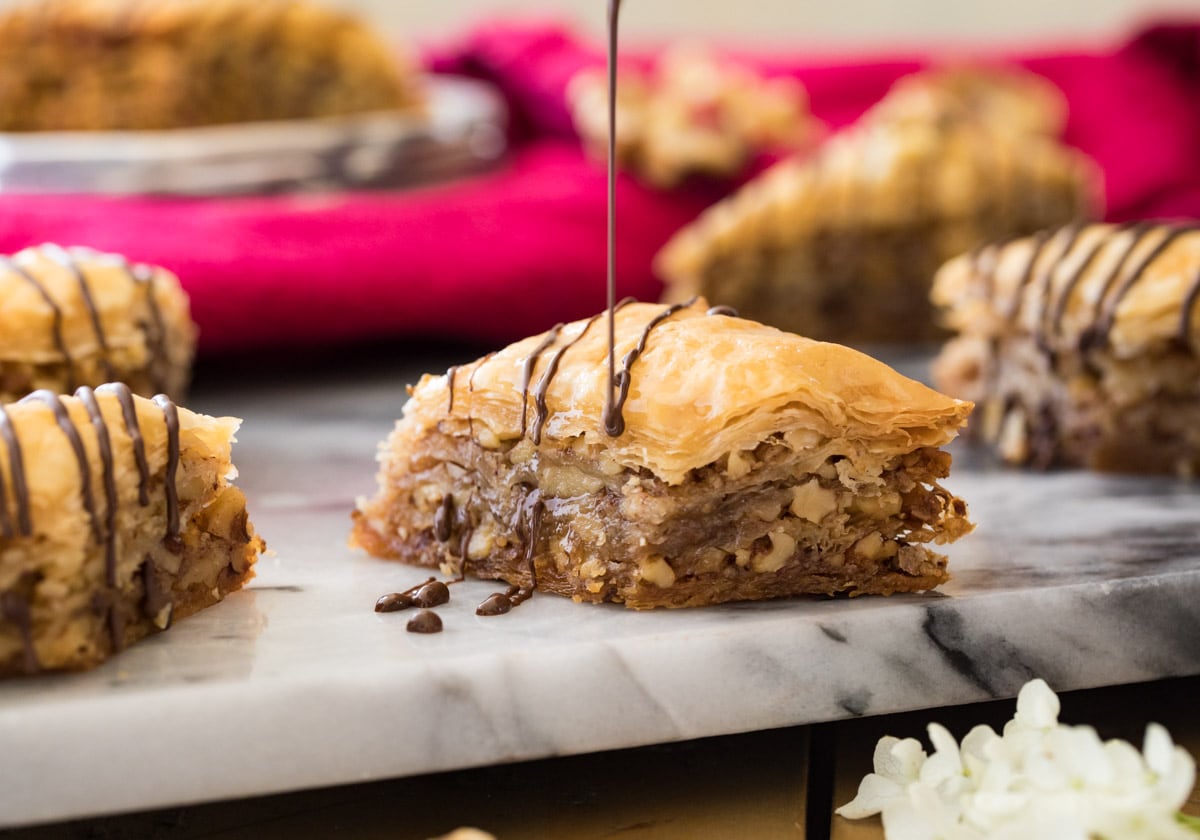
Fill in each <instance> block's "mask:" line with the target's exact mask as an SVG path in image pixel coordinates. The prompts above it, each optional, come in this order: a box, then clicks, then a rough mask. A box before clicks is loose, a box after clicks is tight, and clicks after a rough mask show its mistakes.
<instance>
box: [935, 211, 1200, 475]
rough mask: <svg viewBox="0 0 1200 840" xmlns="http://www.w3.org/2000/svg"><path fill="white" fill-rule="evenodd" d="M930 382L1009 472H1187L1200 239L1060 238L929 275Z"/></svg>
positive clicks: (1196, 358)
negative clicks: (937, 310)
mask: <svg viewBox="0 0 1200 840" xmlns="http://www.w3.org/2000/svg"><path fill="white" fill-rule="evenodd" d="M933 298H934V301H935V303H936V304H937V305H939V306H941V307H942V308H943V309H944V312H945V322H946V324H947V326H949V327H950V328H951V329H953V330H955V331H956V332H957V333H958V334H959V335H958V336H957V337H956V338H954V339H953V340H951V341H950V342H949V343H948V344H947V345H946V347H945V349H944V350H943V351H942V353H941V355H940V356H939V357H938V359H937V362H936V364H935V370H934V373H935V377H936V379H937V381H938V383H939V385H940V386H941V387H942V388H944V389H946V390H947V391H949V392H950V393H953V394H957V395H959V396H962V397H965V398H969V399H973V400H977V401H978V402H979V403H980V404H981V407H982V411H981V412H980V413H981V414H982V418H981V422H980V423H978V424H977V425H976V426H975V429H976V431H977V432H978V433H979V434H980V435H982V436H983V437H984V438H986V439H987V440H989V441H991V442H993V443H995V444H996V446H997V447H998V448H999V451H1000V454H1001V455H1002V456H1003V457H1004V458H1005V459H1006V460H1008V461H1011V462H1014V463H1028V464H1032V465H1034V466H1038V467H1048V466H1050V465H1053V464H1069V465H1082V466H1088V467H1092V468H1095V469H1106V470H1121V471H1138V472H1177V473H1180V474H1184V475H1195V474H1196V472H1197V471H1198V470H1200V229H1197V228H1196V227H1193V226H1183V225H1170V224H1153V223H1146V222H1141V223H1135V224H1126V225H1088V226H1069V227H1065V228H1062V229H1059V230H1054V231H1049V232H1046V233H1042V234H1039V235H1037V236H1035V237H1030V238H1027V239H1022V240H1018V241H1016V242H1011V243H1008V244H1003V245H992V246H988V247H985V248H980V249H978V250H976V251H974V252H972V253H970V254H968V255H965V256H962V257H959V258H958V259H955V260H953V261H952V262H950V263H949V264H947V265H946V267H945V268H943V269H942V270H941V272H939V274H938V276H937V279H936V282H935V284H934V288H933Z"/></svg>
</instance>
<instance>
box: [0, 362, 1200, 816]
mask: <svg viewBox="0 0 1200 840" xmlns="http://www.w3.org/2000/svg"><path fill="white" fill-rule="evenodd" d="M438 361H439V362H440V361H441V360H438ZM429 366H430V367H438V365H435V364H433V363H432V362H431V363H430V365H429ZM440 366H441V367H444V365H440ZM401 367H402V372H401V373H400V374H395V373H393V374H392V375H380V374H377V373H375V374H373V373H369V372H368V373H365V374H361V375H358V376H357V379H354V380H351V381H347V380H346V379H345V378H342V379H340V380H328V379H326V380H319V381H317V382H314V383H313V384H310V385H308V386H306V387H299V388H298V387H296V386H290V387H288V386H277V387H266V388H263V389H259V390H251V389H246V388H242V389H220V388H211V387H210V388H208V389H202V390H201V391H200V392H199V393H198V394H197V395H196V397H195V399H194V400H192V404H194V405H195V406H196V407H197V408H200V409H202V410H208V411H211V412H214V413H237V414H240V415H242V416H244V417H245V418H247V424H246V426H245V428H244V430H243V432H242V434H241V443H240V445H239V448H238V449H239V453H238V458H237V460H238V463H239V465H240V467H241V471H242V479H241V482H240V483H241V484H242V485H243V486H244V487H245V488H246V490H247V493H248V495H249V496H250V499H251V505H252V515H253V518H254V520H255V522H256V523H257V526H258V528H259V530H260V532H262V533H263V534H264V535H265V536H266V538H267V540H268V542H269V543H270V546H271V548H272V549H273V551H274V553H273V555H272V556H270V557H267V558H265V559H264V560H263V561H262V562H261V563H260V565H259V572H258V578H257V580H256V581H254V583H253V585H252V586H251V587H250V588H249V589H248V590H247V591H245V592H242V593H238V594H236V595H234V596H232V597H230V598H229V599H228V600H227V601H226V602H225V603H223V604H220V605H218V606H217V607H214V608H212V609H210V610H208V611H206V612H204V613H202V614H200V615H198V616H195V617H193V618H191V619H188V620H187V621H184V622H181V623H180V624H178V625H177V626H175V627H173V628H172V629H171V630H170V631H169V632H167V633H164V634H162V635H160V636H158V637H155V638H153V639H149V640H147V641H145V642H142V643H140V644H138V645H136V646H135V647H133V648H132V649H130V650H129V651H127V652H126V653H124V654H123V655H121V656H120V657H119V658H118V659H117V660H115V661H113V662H111V663H109V664H108V665H106V666H104V667H102V668H99V669H97V670H95V671H93V672H91V673H87V674H81V675H67V676H44V677H37V678H33V679H24V680H17V681H9V682H7V683H5V684H2V685H0V827H3V826H12V825H20V824H29V823H34V822H44V821H53V820H61V819H66V818H70V817H76V816H82V815H90V814H100V813H112V812H120V811H129V810H135V809H144V808H151V807H156V806H165V805H169V804H179V803H185V802H197V801H203V800H213V799H219V798H227V797H240V796H248V795H253V794H263V793H270V792H275V791H284V790H293V789H298V788H305V787H314V786H323V785H332V784H339V783H347V782H357V781H364V780H370V779H379V778H384V777H390V776H399V775H405V774H417V773H426V772H430V771H437V770H446V769H451V768H461V767H467V766H472V765H481V764H490V763H496V762H504V761H513V760H518V759H528V758H537V757H543V756H553V755H564V754H571V753H580V752H586V751H594V750H604V749H613V748H620V747H628V746H633V745H640V744H648V743H654V742H663V741H670V740H676V739H684V738H697V737H703V736H709V735H718V734H725V733H732V732H739V731H747V730H755V729H763V728H768V727H780V726H789V725H795V724H802V723H810V722H817V721H828V720H834V719H838V718H844V717H847V716H852V715H862V714H879V713H885V712H892V711H898V710H906V709H914V708H919V707H928V706H936V705H948V704H956V703H965V702H970V701H975V700H980V699H983V698H988V697H1001V696H1011V695H1013V694H1014V693H1015V692H1016V690H1017V688H1018V687H1019V686H1020V685H1021V684H1022V683H1023V682H1024V681H1025V680H1026V679H1027V678H1029V677H1031V676H1033V675H1040V676H1043V677H1045V678H1046V679H1048V680H1049V682H1050V683H1051V685H1053V686H1054V687H1055V688H1056V689H1060V690H1065V689H1075V688H1084V687H1090V686H1098V685H1105V684H1113V683H1122V682H1132V681H1140V680H1149V679H1154V678H1158V677H1166V676H1176V675H1183V674H1195V673H1198V672H1200V609H1198V608H1197V606H1196V605H1197V604H1200V487H1198V486H1197V485H1188V484H1184V483H1180V482H1176V481H1172V480H1161V479H1141V478H1104V477H1097V476H1092V475H1086V474H1080V473H1055V474H1049V475H1032V474H1024V473H1020V472H1015V471H1009V470H1003V469H997V468H995V467H990V466H987V465H986V464H983V463H978V464H972V463H970V462H971V461H973V460H974V461H982V460H983V459H981V458H980V457H979V456H978V455H977V454H973V453H969V452H962V451H960V452H959V463H958V464H957V465H956V474H955V476H954V478H953V480H952V481H951V485H952V486H953V488H954V489H955V490H956V491H957V492H958V493H960V494H961V495H962V496H963V497H965V498H966V499H967V500H968V501H969V503H970V505H971V510H972V514H973V517H974V518H975V520H976V521H977V522H978V523H979V528H978V530H977V532H976V533H975V534H973V535H971V536H970V537H969V538H967V539H964V540H963V541H962V542H961V543H960V544H958V545H955V546H953V547H951V549H950V554H951V558H952V560H951V562H952V570H953V571H954V574H955V579H954V581H953V582H952V583H950V584H949V585H947V586H945V587H943V588H942V589H941V590H940V591H939V592H937V593H935V594H930V595H926V596H904V597H893V598H886V599H884V598H862V599H856V600H845V599H839V600H825V599H813V600H807V599H806V600H793V601H784V602H773V603H764V604H748V605H734V606H727V607H720V608H712V609H703V610H692V611H685V612H656V613H635V612H631V611H627V610H624V609H622V608H620V607H609V606H602V607H596V606H585V605H576V604H573V603H571V602H569V601H566V600H564V599H560V598H557V597H551V596H545V597H537V598H534V599H533V600H532V601H530V602H529V603H527V604H525V605H524V606H522V607H521V608H520V609H519V610H516V611H514V612H513V613H510V614H509V615H506V616H501V617H497V618H489V619H483V618H477V617H476V616H475V615H474V607H475V605H476V604H477V603H478V602H479V601H481V600H482V599H483V598H484V597H485V596H486V595H487V594H488V593H490V592H492V591H495V589H496V586H494V585H493V584H489V583H482V582H468V583H466V584H464V585H462V586H460V587H455V589H454V597H453V600H452V601H451V603H450V604H448V605H446V606H445V607H443V608H441V609H440V613H441V615H442V616H443V618H444V621H445V625H446V630H445V632H444V633H442V634H440V635H434V636H420V635H416V634H411V633H407V632H405V629H404V624H405V621H406V619H407V618H408V616H407V615H406V614H405V613H393V614H387V615H378V614H376V613H374V612H373V611H372V605H373V603H374V601H375V599H376V597H378V596H379V595H380V594H383V593H385V592H389V591H395V590H398V589H403V588H405V587H407V586H409V585H411V584H412V583H415V582H417V581H419V580H421V579H423V578H424V576H425V572H424V571H423V570H418V569H412V568H408V567H405V566H401V565H397V564H392V563H387V562H382V561H377V560H372V559H369V558H366V557H362V556H358V555H357V554H355V553H354V552H352V551H350V550H349V549H348V548H346V547H345V537H346V532H347V526H348V511H349V509H350V506H351V500H352V498H353V497H354V496H355V495H356V494H360V493H366V492H369V491H370V490H371V489H372V484H373V479H372V474H373V470H374V466H373V460H372V459H373V453H374V447H375V444H376V442H377V441H378V440H379V439H380V438H381V437H382V436H383V435H384V434H385V433H386V431H387V430H388V428H389V427H390V424H391V420H392V418H393V417H394V416H395V415H396V413H397V412H398V410H399V406H400V405H401V403H402V402H403V399H404V393H403V388H402V383H403V381H404V378H405V373H407V372H408V371H409V370H410V369H404V368H403V366H401Z"/></svg>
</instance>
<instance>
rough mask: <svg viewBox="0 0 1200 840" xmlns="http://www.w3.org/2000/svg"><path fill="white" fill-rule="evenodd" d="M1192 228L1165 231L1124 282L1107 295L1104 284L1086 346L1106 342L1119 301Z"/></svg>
mask: <svg viewBox="0 0 1200 840" xmlns="http://www.w3.org/2000/svg"><path fill="white" fill-rule="evenodd" d="M1194 230H1197V228H1194V227H1183V226H1180V227H1174V228H1171V229H1170V230H1168V231H1167V233H1166V234H1165V235H1164V236H1163V238H1162V239H1160V240H1159V241H1158V244H1156V245H1155V246H1154V247H1153V248H1152V249H1151V250H1150V253H1148V254H1146V256H1144V257H1143V258H1142V260H1141V262H1139V263H1138V264H1137V267H1136V268H1134V269H1133V271H1131V272H1129V273H1128V274H1127V275H1126V276H1125V280H1124V282H1122V283H1121V284H1120V285H1118V286H1117V287H1116V291H1114V292H1113V293H1112V294H1111V295H1108V294H1107V292H1108V285H1107V284H1106V285H1105V289H1104V291H1105V294H1102V295H1101V296H1100V298H1099V308H1098V310H1097V312H1096V321H1095V330H1094V332H1093V334H1092V335H1090V336H1089V337H1088V338H1089V344H1088V346H1090V347H1102V346H1104V345H1105V344H1107V343H1108V338H1109V334H1110V333H1111V332H1112V328H1113V324H1114V323H1115V322H1116V320H1117V309H1118V308H1119V307H1120V305H1121V301H1123V300H1124V299H1125V297H1126V295H1128V294H1129V292H1130V291H1131V290H1132V289H1133V287H1134V286H1135V285H1137V282H1138V280H1140V279H1141V278H1142V276H1143V275H1144V274H1145V273H1146V270H1147V269H1148V268H1150V266H1152V265H1153V264H1154V262H1155V261H1156V260H1157V259H1158V258H1159V257H1161V256H1162V255H1163V254H1164V253H1165V252H1166V250H1167V248H1169V247H1170V246H1171V244H1172V243H1173V242H1175V241H1176V240H1177V239H1179V237H1181V236H1183V235H1184V234H1185V233H1191V232H1192V231H1194ZM1143 236H1144V233H1143ZM1135 247H1136V243H1135V245H1131V246H1130V249H1129V254H1132V253H1133V250H1134V248H1135ZM1123 264H1124V260H1122V265H1123Z"/></svg>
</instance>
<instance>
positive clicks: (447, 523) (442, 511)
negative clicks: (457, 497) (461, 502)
mask: <svg viewBox="0 0 1200 840" xmlns="http://www.w3.org/2000/svg"><path fill="white" fill-rule="evenodd" d="M453 520H454V497H453V496H451V495H450V494H449V493H447V494H446V495H445V496H442V503H441V504H440V505H438V509H437V511H436V512H434V514H433V537H434V539H436V540H437V541H438V542H447V541H449V539H450V532H451V523H452V522H453Z"/></svg>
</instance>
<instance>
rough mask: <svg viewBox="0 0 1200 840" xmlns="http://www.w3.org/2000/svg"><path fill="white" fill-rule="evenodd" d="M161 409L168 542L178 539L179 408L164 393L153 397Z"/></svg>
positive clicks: (174, 541) (175, 541)
mask: <svg viewBox="0 0 1200 840" xmlns="http://www.w3.org/2000/svg"><path fill="white" fill-rule="evenodd" d="M154 404H155V405H157V406H158V407H159V408H161V409H162V413H163V421H164V422H165V423H166V426H167V470H166V478H165V480H164V482H163V484H164V488H165V490H166V494H167V534H166V539H167V541H168V542H169V543H177V542H178V540H179V491H178V490H177V489H176V488H175V473H176V472H177V471H178V470H179V408H178V406H176V405H175V403H173V402H171V400H170V398H169V397H167V396H166V395H164V394H158V395H157V396H156V397H154Z"/></svg>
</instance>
